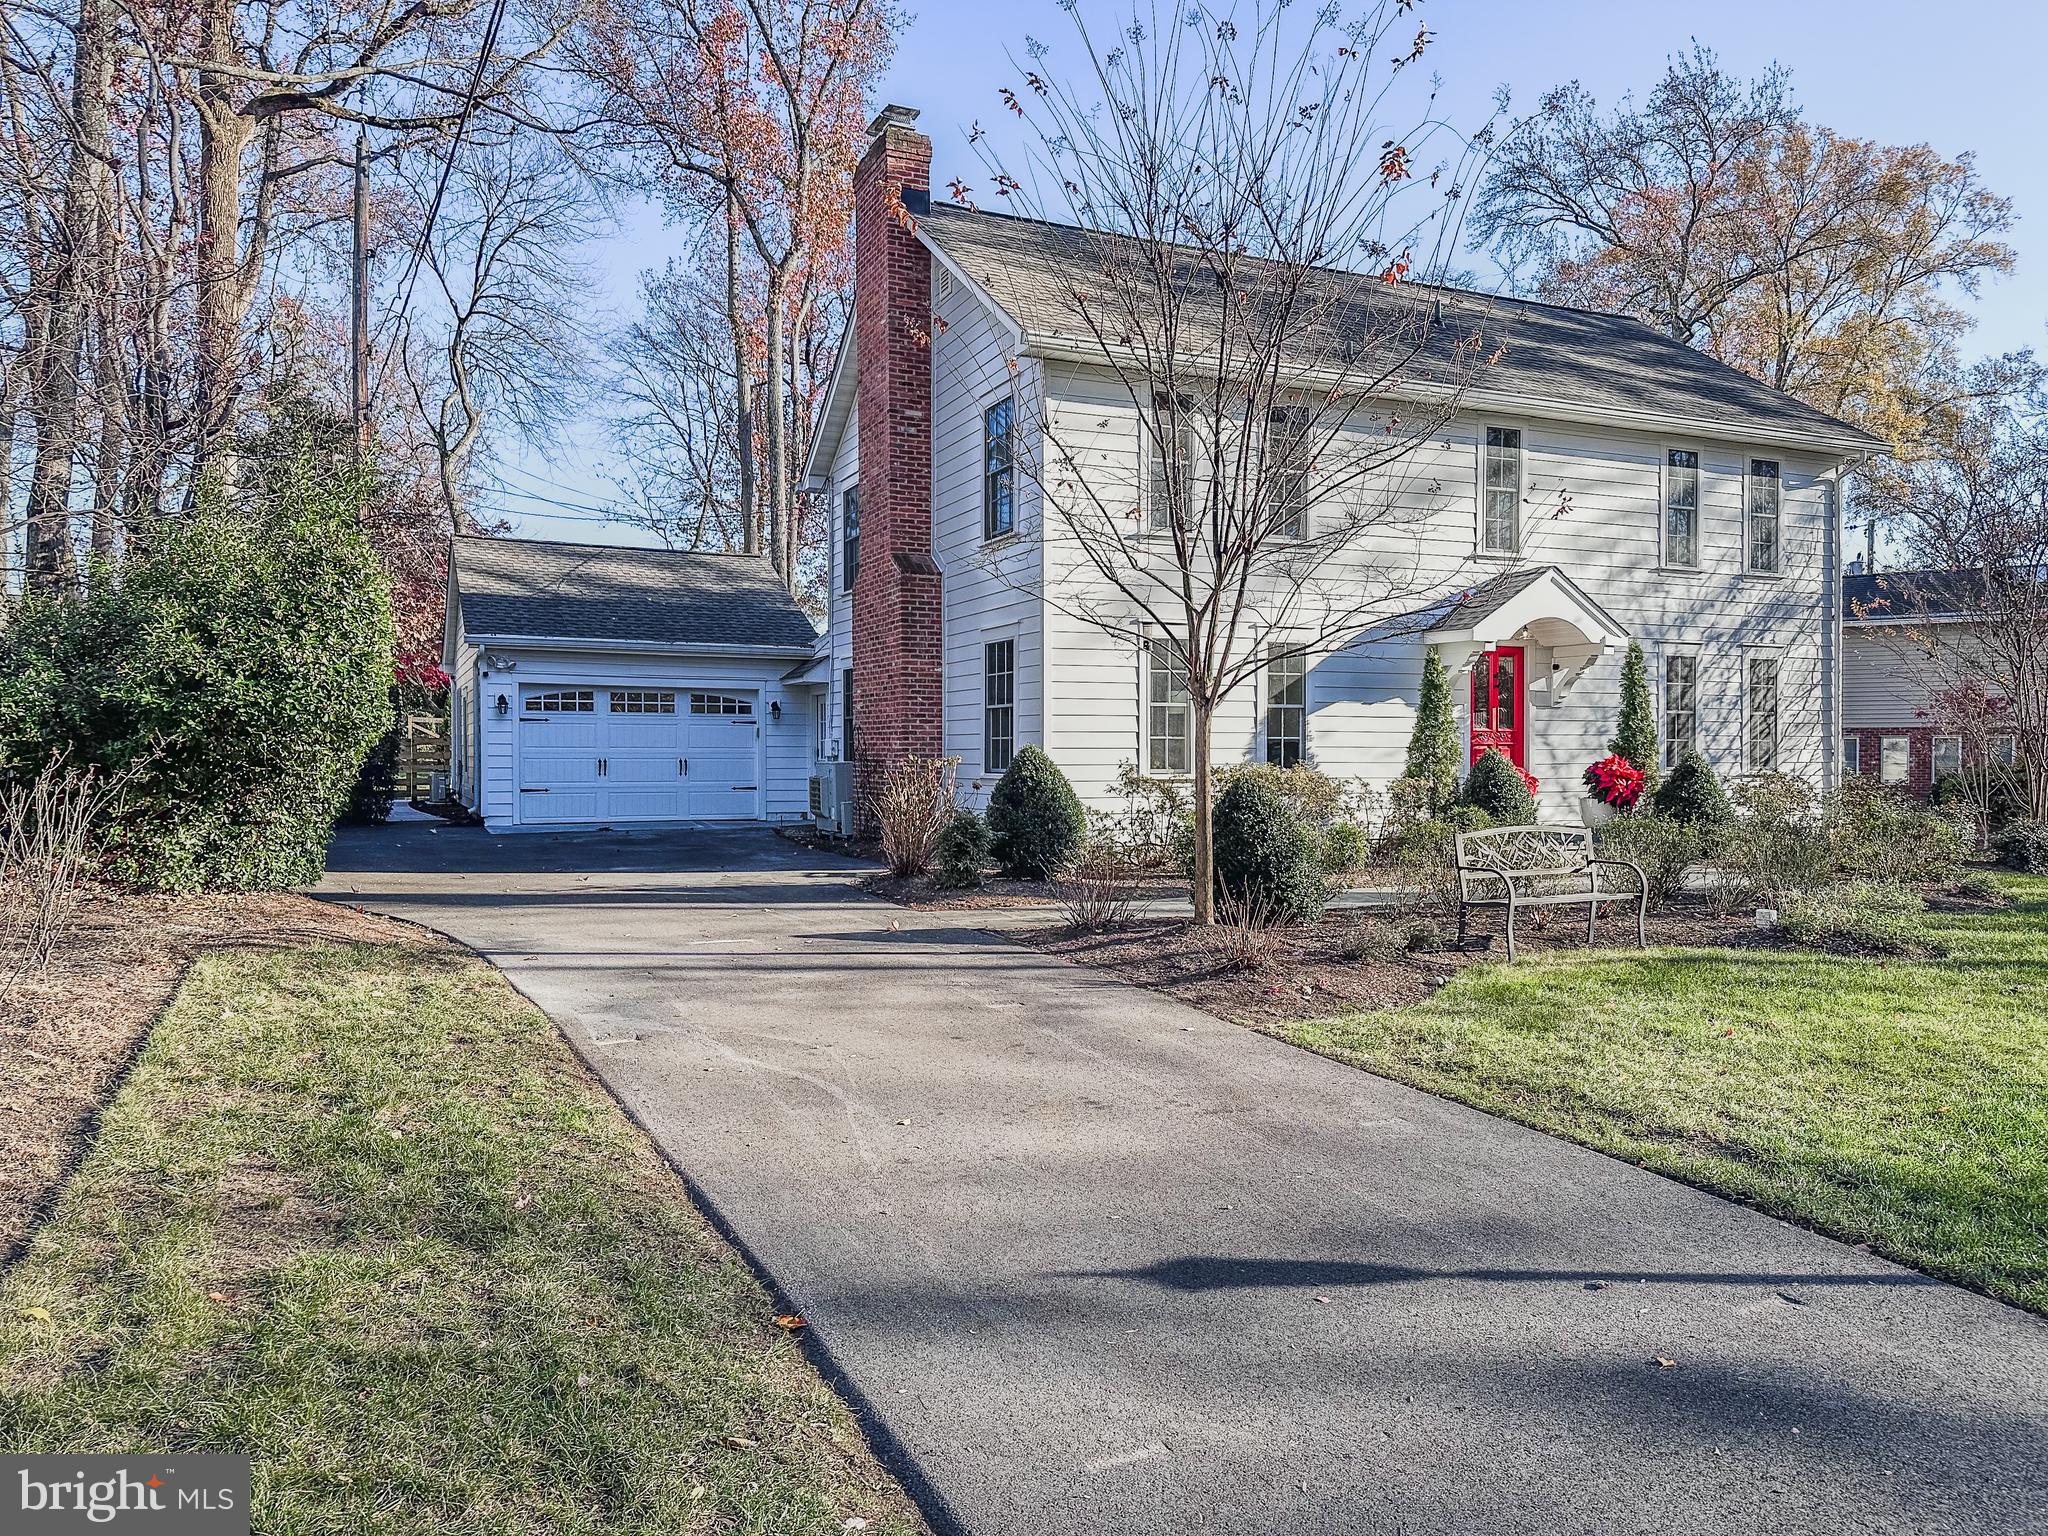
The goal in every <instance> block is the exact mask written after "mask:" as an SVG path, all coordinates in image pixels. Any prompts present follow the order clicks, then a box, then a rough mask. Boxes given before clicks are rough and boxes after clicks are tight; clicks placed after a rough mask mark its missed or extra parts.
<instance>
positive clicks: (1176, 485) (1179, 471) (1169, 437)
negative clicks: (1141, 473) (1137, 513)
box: [1145, 395, 1195, 533]
mask: <svg viewBox="0 0 2048 1536" xmlns="http://www.w3.org/2000/svg"><path fill="white" fill-rule="evenodd" d="M1194 409H1195V402H1194V401H1193V400H1192V399H1190V398H1189V397H1187V396H1186V395H1182V396H1181V397H1180V398H1179V400H1178V402H1176V401H1175V400H1174V399H1173V397H1171V396H1168V395H1155V396H1154V397H1153V399H1152V420H1151V421H1150V422H1149V423H1147V424H1146V429H1145V444H1146V446H1145V454H1146V459H1145V526H1146V527H1147V528H1149V529H1150V530H1151V531H1152V532H1153V533H1171V532H1172V531H1173V520H1174V515H1175V512H1176V510H1178V512H1179V515H1180V516H1181V517H1182V518H1183V519H1184V520H1190V521H1191V520H1192V519H1193V517H1194V515H1195V513H1194V507H1193V505H1192V502H1193V500H1194V495H1195V422H1194ZM1169 448H1171V450H1172V451H1171V452H1168V449H1169Z"/></svg>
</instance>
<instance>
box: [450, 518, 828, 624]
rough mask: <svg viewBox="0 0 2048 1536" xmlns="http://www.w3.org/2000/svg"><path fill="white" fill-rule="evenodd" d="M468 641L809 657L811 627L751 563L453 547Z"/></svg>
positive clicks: (752, 559) (506, 542)
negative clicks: (774, 649) (640, 644)
mask: <svg viewBox="0 0 2048 1536" xmlns="http://www.w3.org/2000/svg"><path fill="white" fill-rule="evenodd" d="M454 575H455V585H456V589H457V590H458V591H459V592H460V594H461V598H462V623H463V627H464V628H465V629H466V630H467V631H468V632H469V633H470V634H471V635H473V636H474V635H489V636H501V637H511V636H531V637H534V638H539V639H551V640H608V641H635V640H638V641H644V642H646V643H647V644H649V645H657V646H668V645H701V646H708V647H717V646H741V647H749V648H752V647H758V646H779V647H787V648H789V649H791V650H808V649H809V648H810V647H811V645H812V644H813V642H815V641H816V639H817V634H818V632H817V627H816V626H815V625H813V624H812V623H811V621H810V619H808V618H807V617H805V615H804V612H803V610H802V609H800V608H799V607H797V605H796V602H795V600H794V599H792V598H791V597H790V595H789V594H788V592H786V591H784V590H783V587H782V583H781V581H780V580H778V579H777V577H776V575H775V573H774V572H773V571H772V570H770V569H769V566H768V562H767V561H766V560H764V559H762V558H761V557H760V556H758V555H723V554H703V553H696V552H690V551H684V550H673V549H629V548H623V547H620V546H616V545H610V544H554V543H549V542H546V541H543V540H538V539H489V538H475V537H468V536H465V537H462V538H458V539H456V540H455V571H454Z"/></svg>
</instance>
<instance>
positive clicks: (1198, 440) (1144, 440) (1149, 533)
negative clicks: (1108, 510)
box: [1134, 396, 1202, 643]
mask: <svg viewBox="0 0 2048 1536" xmlns="http://www.w3.org/2000/svg"><path fill="white" fill-rule="evenodd" d="M1183 398H1186V399H1188V400H1189V403H1188V405H1187V406H1185V407H1183V408H1182V410H1181V413H1180V414H1181V418H1182V421H1183V423H1184V425H1185V426H1186V427H1187V430H1188V432H1189V434H1190V435H1191V437H1192V438H1193V442H1192V443H1191V444H1190V449H1189V454H1188V459H1189V465H1188V469H1189V475H1190V477H1191V478H1192V476H1193V475H1194V474H1195V473H1197V472H1198V471H1199V470H1200V469H1201V467H1202V434H1201V432H1200V430H1199V429H1198V428H1197V427H1196V425H1195V423H1194V422H1193V421H1191V420H1188V417H1189V415H1190V413H1191V412H1192V411H1193V410H1194V407H1195V402H1194V401H1193V399H1192V398H1191V397H1186V396H1184V397H1183ZM1152 411H1153V413H1154V426H1155V427H1156V426H1157V413H1158V411H1159V407H1158V406H1156V405H1155V406H1153V407H1152ZM1134 428H1135V431H1136V433H1137V438H1138V535H1137V536H1138V537H1139V538H1140V539H1166V540H1168V541H1171V540H1172V538H1173V530H1172V529H1171V528H1155V527H1153V526H1152V446H1153V433H1152V432H1151V431H1148V430H1147V429H1146V426H1145V408H1144V407H1143V406H1138V407H1137V420H1136V422H1135V423H1134ZM1148 643H1149V642H1148Z"/></svg>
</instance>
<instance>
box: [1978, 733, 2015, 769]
mask: <svg viewBox="0 0 2048 1536" xmlns="http://www.w3.org/2000/svg"><path fill="white" fill-rule="evenodd" d="M1986 746H1988V747H1989V748H1990V756H1991V762H1992V766H1993V767H1997V768H2010V767H2011V766H2012V765H2013V764H2014V763H2016V762H2018V761H2019V739H2018V738H2017V737H2014V736H1994V737H1992V738H1991V740H1990V741H1989V742H1987V743H1986Z"/></svg>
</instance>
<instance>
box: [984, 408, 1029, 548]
mask: <svg viewBox="0 0 2048 1536" xmlns="http://www.w3.org/2000/svg"><path fill="white" fill-rule="evenodd" d="M1017 396H1018V389H1017V386H1016V381H1015V380H1011V381H1009V382H1007V383H1005V384H1004V385H1003V386H1002V387H1001V388H999V389H996V390H994V391H992V392H991V393H990V394H989V395H988V396H987V398H985V399H984V400H983V401H982V402H981V411H980V414H978V415H977V416H976V417H975V418H974V425H975V431H976V433H977V434H978V442H979V446H978V449H977V453H978V457H977V459H976V461H975V462H976V464H977V465H978V466H979V470H978V472H977V473H976V475H975V477H974V483H975V497H974V505H975V518H974V528H975V534H976V542H977V543H979V544H982V545H1000V544H1007V543H1009V542H1010V541H1011V540H1012V539H1014V538H1016V537H1017V525H1018V523H1019V521H1021V518H1020V514H1021V513H1022V512H1023V510H1024V506H1023V503H1024V497H1023V492H1022V486H1023V484H1024V476H1023V474H1022V473H1021V472H1020V471H1019V469H1018V467H1017V466H1018V461H1019V459H1020V458H1021V457H1022V455H1021V454H1020V453H1019V452H1018V438H1019V437H1020V436H1021V435H1022V434H1021V432H1020V430H1019V427H1018V408H1017V405H1018V402H1017ZM1005 400H1007V401H1009V402H1010V526H1009V527H1008V528H1005V529H1004V530H1003V531H1002V532H1001V533H990V532H989V531H988V413H989V412H990V411H992V410H994V409H995V408H996V407H997V406H998V405H1001V404H1002V403H1003V402H1004V401H1005Z"/></svg>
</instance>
